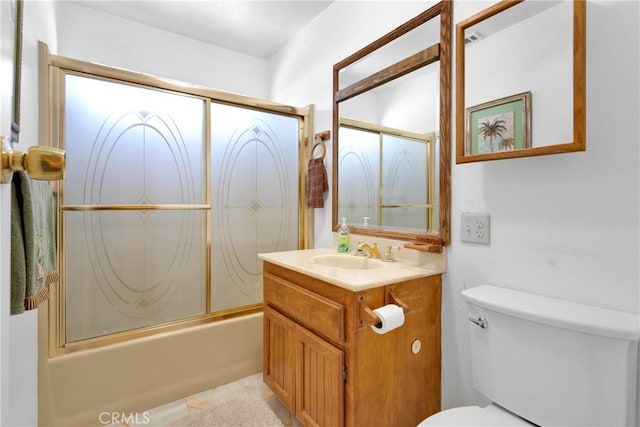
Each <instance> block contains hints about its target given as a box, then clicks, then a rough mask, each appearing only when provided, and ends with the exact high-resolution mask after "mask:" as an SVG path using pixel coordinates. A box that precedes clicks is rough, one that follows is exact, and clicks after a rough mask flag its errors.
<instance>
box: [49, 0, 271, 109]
mask: <svg viewBox="0 0 640 427" xmlns="http://www.w3.org/2000/svg"><path fill="white" fill-rule="evenodd" d="M58 37H59V47H60V48H59V50H58V51H54V50H51V53H55V54H59V55H63V56H67V57H70V58H75V59H81V60H83V61H90V62H97V63H100V64H105V65H108V66H112V67H120V68H125V69H129V70H133V71H138V72H142V73H147V74H152V75H157V76H160V77H166V78H172V79H175V80H179V81H183V82H186V83H192V84H197V85H201V86H206V87H211V88H216V89H220V90H225V91H228V92H235V93H239V94H242V95H247V96H252V97H255V98H262V99H267V95H268V92H267V91H268V77H269V76H268V63H267V61H265V60H262V59H257V58H253V57H251V56H248V55H244V54H241V53H237V52H233V51H230V50H227V49H223V48H220V47H216V46H212V45H209V44H206V43H202V42H199V41H196V40H192V39H189V38H186V37H182V36H179V35H176V34H173V33H169V32H167V31H163V30H159V29H156V28H153V27H149V26H147V25H142V24H138V23H136V22H132V21H128V20H125V19H121V18H118V17H116V16H113V15H110V14H107V13H104V12H101V11H97V10H94V9H91V8H88V7H85V6H81V5H78V4H74V3H71V2H66V1H62V2H59V3H58Z"/></svg>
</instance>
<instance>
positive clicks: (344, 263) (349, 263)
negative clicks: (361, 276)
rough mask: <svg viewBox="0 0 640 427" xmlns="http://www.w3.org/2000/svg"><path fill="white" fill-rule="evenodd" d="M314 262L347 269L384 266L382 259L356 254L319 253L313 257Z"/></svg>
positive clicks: (369, 268)
mask: <svg viewBox="0 0 640 427" xmlns="http://www.w3.org/2000/svg"><path fill="white" fill-rule="evenodd" d="M311 261H312V262H313V263H314V264H318V265H326V266H329V267H336V268H344V269H347V270H373V269H375V268H382V261H376V260H372V259H369V258H365V257H358V256H355V255H318V256H314V257H313V258H311Z"/></svg>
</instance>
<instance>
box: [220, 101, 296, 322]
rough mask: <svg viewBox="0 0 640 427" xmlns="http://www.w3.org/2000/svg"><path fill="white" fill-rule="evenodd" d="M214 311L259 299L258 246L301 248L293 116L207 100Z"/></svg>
mask: <svg viewBox="0 0 640 427" xmlns="http://www.w3.org/2000/svg"><path fill="white" fill-rule="evenodd" d="M211 129H212V133H211V170H212V173H211V176H212V178H211V189H212V200H211V203H212V213H211V216H212V218H211V222H212V227H211V228H212V236H211V275H212V283H211V286H212V292H211V307H212V311H213V312H216V311H224V310H229V309H233V308H236V307H242V306H248V305H252V304H258V303H261V302H262V261H261V260H259V259H258V253H261V252H274V251H284V250H295V249H298V241H299V240H298V235H299V220H298V215H299V208H300V206H299V194H300V188H299V173H298V171H299V169H298V164H299V163H298V158H299V148H298V147H299V134H300V132H299V129H300V123H299V119H298V118H297V117H291V116H284V115H280V114H274V113H268V112H262V111H256V110H252V109H248V108H241V107H235V106H230V105H225V104H217V103H212V104H211Z"/></svg>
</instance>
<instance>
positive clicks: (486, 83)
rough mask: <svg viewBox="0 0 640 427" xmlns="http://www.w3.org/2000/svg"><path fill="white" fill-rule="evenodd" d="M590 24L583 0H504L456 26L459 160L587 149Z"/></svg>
mask: <svg viewBox="0 0 640 427" xmlns="http://www.w3.org/2000/svg"><path fill="white" fill-rule="evenodd" d="M490 3H492V2H479V3H474V5H473V6H474V7H484V6H482V4H485V5H486V4H490ZM465 6H468V5H465ZM585 26H586V1H584V0H562V1H543V2H540V1H533V0H502V1H499V2H498V3H495V4H493V5H492V6H490V7H488V8H485V9H484V10H481V11H480V12H478V13H476V14H474V15H472V16H471V17H469V18H467V19H465V20H463V21H461V22H459V23H458V24H457V25H456V163H467V162H476V161H482V160H498V159H508V158H514V157H525V156H539V155H546V154H557V153H567V152H574V151H584V150H585V149H586V138H585V127H586V108H585V103H586V93H585V86H586V76H585V74H586V28H585Z"/></svg>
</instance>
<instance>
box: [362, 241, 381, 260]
mask: <svg viewBox="0 0 640 427" xmlns="http://www.w3.org/2000/svg"><path fill="white" fill-rule="evenodd" d="M356 256H368V257H369V258H375V259H380V258H382V256H381V255H380V251H379V250H378V244H377V243H375V242H374V243H373V247H371V246H370V245H369V244H368V243H363V242H360V243H358V250H357V251H356Z"/></svg>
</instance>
